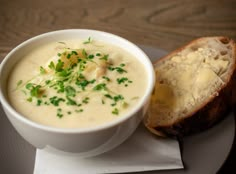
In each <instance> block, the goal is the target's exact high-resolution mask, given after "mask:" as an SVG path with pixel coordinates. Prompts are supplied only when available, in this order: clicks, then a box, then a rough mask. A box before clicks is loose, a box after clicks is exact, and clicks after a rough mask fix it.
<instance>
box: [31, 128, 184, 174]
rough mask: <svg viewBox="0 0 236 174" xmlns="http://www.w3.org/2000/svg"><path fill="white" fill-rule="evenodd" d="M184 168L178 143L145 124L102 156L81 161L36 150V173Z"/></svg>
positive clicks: (84, 173)
mask: <svg viewBox="0 0 236 174" xmlns="http://www.w3.org/2000/svg"><path fill="white" fill-rule="evenodd" d="M180 168H183V163H182V160H181V154H180V149H179V144H178V141H177V140H174V139H163V138H158V137H155V136H153V135H151V133H149V132H148V131H147V130H146V129H145V128H144V126H143V125H141V126H139V128H138V129H137V130H136V132H135V133H134V134H133V135H132V136H131V137H130V138H129V139H128V140H127V141H125V142H124V143H123V144H121V145H120V146H118V147H117V148H115V149H113V150H112V151H109V152H106V153H104V154H102V155H99V156H95V157H90V158H81V157H78V156H76V155H74V154H73V155H72V154H71V155H70V154H65V153H60V152H59V151H56V152H55V151H52V150H50V149H43V150H40V149H37V151H36V160H35V168H34V174H100V173H126V172H140V171H153V170H164V169H180Z"/></svg>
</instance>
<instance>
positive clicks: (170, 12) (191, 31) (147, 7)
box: [0, 0, 236, 173]
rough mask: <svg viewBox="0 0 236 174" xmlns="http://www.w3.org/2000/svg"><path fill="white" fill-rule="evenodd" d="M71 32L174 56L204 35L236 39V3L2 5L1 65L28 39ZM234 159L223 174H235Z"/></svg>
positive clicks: (123, 0)
mask: <svg viewBox="0 0 236 174" xmlns="http://www.w3.org/2000/svg"><path fill="white" fill-rule="evenodd" d="M68 28H89V29H96V30H103V31H107V32H111V33H114V34H117V35H120V36H122V37H125V38H127V39H128V40H130V41H132V42H134V43H136V44H142V45H149V46H153V47H158V48H162V49H165V50H167V51H171V50H174V49H176V48H178V47H180V46H181V45H183V44H185V43H187V42H189V41H191V40H192V39H194V38H197V37H201V36H215V35H224V36H228V37H230V38H233V39H235V40H236V0H129V1H128V0H54V1H52V0H36V1H34V0H0V60H2V59H3V58H4V57H5V55H6V54H7V53H8V52H9V51H10V50H11V49H13V48H14V47H15V46H16V45H18V44H20V43H21V42H23V41H24V40H26V39H29V38H31V37H33V36H36V35H38V34H41V33H44V32H48V31H53V30H59V29H68ZM0 143H1V142H0ZM233 154H235V148H234V150H233V151H232V153H231V156H230V158H229V160H228V161H227V162H226V164H225V165H224V167H223V169H222V170H221V171H220V173H221V172H223V173H225V172H227V171H229V169H233V170H234V171H235V167H234V166H233V160H232V159H231V158H232V156H233ZM234 165H235V163H234Z"/></svg>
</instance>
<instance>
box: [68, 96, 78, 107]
mask: <svg viewBox="0 0 236 174" xmlns="http://www.w3.org/2000/svg"><path fill="white" fill-rule="evenodd" d="M66 99H67V102H66V104H67V105H76V101H75V100H73V99H71V98H70V97H68V96H66Z"/></svg>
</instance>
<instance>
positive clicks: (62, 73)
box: [57, 69, 71, 77]
mask: <svg viewBox="0 0 236 174" xmlns="http://www.w3.org/2000/svg"><path fill="white" fill-rule="evenodd" d="M70 74H71V71H70V69H62V70H61V71H59V72H57V75H58V76H60V77H67V76H69V75H70Z"/></svg>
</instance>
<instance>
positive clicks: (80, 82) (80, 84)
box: [75, 79, 89, 90]
mask: <svg viewBox="0 0 236 174" xmlns="http://www.w3.org/2000/svg"><path fill="white" fill-rule="evenodd" d="M75 84H76V85H77V86H78V87H80V88H81V89H82V90H85V87H86V86H87V85H88V84H89V81H88V80H78V79H77V80H76V82H75Z"/></svg>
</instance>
